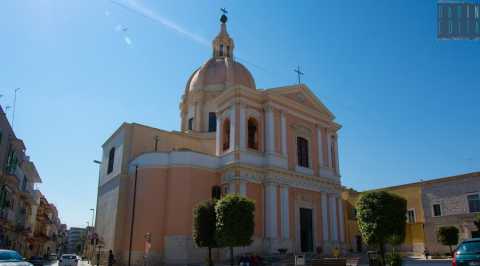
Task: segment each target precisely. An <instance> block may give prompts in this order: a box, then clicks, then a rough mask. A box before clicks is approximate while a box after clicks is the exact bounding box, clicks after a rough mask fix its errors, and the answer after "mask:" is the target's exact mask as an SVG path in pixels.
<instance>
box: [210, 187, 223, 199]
mask: <svg viewBox="0 0 480 266" xmlns="http://www.w3.org/2000/svg"><path fill="white" fill-rule="evenodd" d="M221 197H222V188H221V187H220V186H213V187H212V199H217V200H218V199H220V198H221Z"/></svg>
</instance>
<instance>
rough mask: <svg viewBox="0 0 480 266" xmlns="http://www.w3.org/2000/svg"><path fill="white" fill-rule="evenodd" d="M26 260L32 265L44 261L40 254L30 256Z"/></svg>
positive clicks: (41, 265) (36, 265)
mask: <svg viewBox="0 0 480 266" xmlns="http://www.w3.org/2000/svg"><path fill="white" fill-rule="evenodd" d="M28 261H29V262H30V263H31V264H33V266H43V265H44V263H45V260H44V259H43V257H40V256H32V257H31V258H30V259H29V260H28Z"/></svg>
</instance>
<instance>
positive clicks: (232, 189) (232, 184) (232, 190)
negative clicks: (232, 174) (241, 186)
mask: <svg viewBox="0 0 480 266" xmlns="http://www.w3.org/2000/svg"><path fill="white" fill-rule="evenodd" d="M236 192H237V191H236V189H235V181H229V182H228V194H235V193H236Z"/></svg>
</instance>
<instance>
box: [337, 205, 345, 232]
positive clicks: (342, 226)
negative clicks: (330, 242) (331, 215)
mask: <svg viewBox="0 0 480 266" xmlns="http://www.w3.org/2000/svg"><path fill="white" fill-rule="evenodd" d="M337 202H338V218H339V227H340V230H339V231H340V242H345V219H344V217H343V201H342V197H340V196H338V197H337Z"/></svg>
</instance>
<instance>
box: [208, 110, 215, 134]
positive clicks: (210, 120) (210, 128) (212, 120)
mask: <svg viewBox="0 0 480 266" xmlns="http://www.w3.org/2000/svg"><path fill="white" fill-rule="evenodd" d="M215 131H217V115H216V114H215V113H214V112H210V113H208V132H215Z"/></svg>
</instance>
